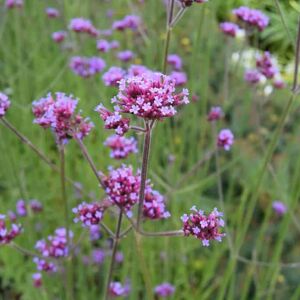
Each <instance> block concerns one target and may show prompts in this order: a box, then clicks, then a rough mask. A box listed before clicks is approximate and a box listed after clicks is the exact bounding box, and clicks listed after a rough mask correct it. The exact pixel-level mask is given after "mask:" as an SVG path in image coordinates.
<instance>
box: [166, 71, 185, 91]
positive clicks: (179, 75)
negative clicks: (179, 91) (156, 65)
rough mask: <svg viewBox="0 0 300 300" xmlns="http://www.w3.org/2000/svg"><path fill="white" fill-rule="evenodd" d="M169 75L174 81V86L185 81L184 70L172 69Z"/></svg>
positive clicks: (183, 83)
mask: <svg viewBox="0 0 300 300" xmlns="http://www.w3.org/2000/svg"><path fill="white" fill-rule="evenodd" d="M169 76H170V78H171V79H173V80H174V81H175V86H176V87H178V86H182V85H185V84H186V83H187V76H186V73H185V72H178V71H173V72H171V74H170V75H169Z"/></svg>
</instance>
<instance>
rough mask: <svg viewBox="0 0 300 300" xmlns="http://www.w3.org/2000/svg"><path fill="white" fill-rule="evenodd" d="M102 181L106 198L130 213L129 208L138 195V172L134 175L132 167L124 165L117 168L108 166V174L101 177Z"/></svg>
mask: <svg viewBox="0 0 300 300" xmlns="http://www.w3.org/2000/svg"><path fill="white" fill-rule="evenodd" d="M103 183H104V185H105V187H106V189H105V192H106V194H107V196H108V200H109V201H111V202H112V203H113V204H115V205H117V206H119V207H120V208H122V209H124V210H125V211H126V212H127V213H128V214H129V215H131V208H132V206H133V205H134V204H135V203H136V202H137V201H138V196H139V190H140V174H139V172H137V174H136V175H135V174H134V173H133V170H132V167H131V166H126V165H122V166H121V167H120V168H118V169H113V168H110V170H109V174H108V176H106V177H104V178H103Z"/></svg>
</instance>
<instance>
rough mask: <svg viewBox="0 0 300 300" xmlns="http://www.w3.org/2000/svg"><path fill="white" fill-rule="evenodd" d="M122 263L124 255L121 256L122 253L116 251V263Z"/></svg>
mask: <svg viewBox="0 0 300 300" xmlns="http://www.w3.org/2000/svg"><path fill="white" fill-rule="evenodd" d="M123 261H124V255H123V253H122V252H121V251H118V252H117V253H116V262H117V263H118V264H121V263H122V262H123Z"/></svg>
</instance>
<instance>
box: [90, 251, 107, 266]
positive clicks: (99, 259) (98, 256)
mask: <svg viewBox="0 0 300 300" xmlns="http://www.w3.org/2000/svg"><path fill="white" fill-rule="evenodd" d="M105 257H106V255H105V251H104V250H102V249H93V251H92V260H93V263H95V264H103V262H104V260H105Z"/></svg>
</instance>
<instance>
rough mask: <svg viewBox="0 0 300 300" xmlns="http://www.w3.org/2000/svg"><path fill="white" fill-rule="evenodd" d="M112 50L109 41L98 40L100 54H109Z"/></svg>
mask: <svg viewBox="0 0 300 300" xmlns="http://www.w3.org/2000/svg"><path fill="white" fill-rule="evenodd" d="M110 49H111V44H110V42H108V41H107V40H98V41H97V50H98V51H100V52H104V53H106V52H108V51H109V50H110Z"/></svg>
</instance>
